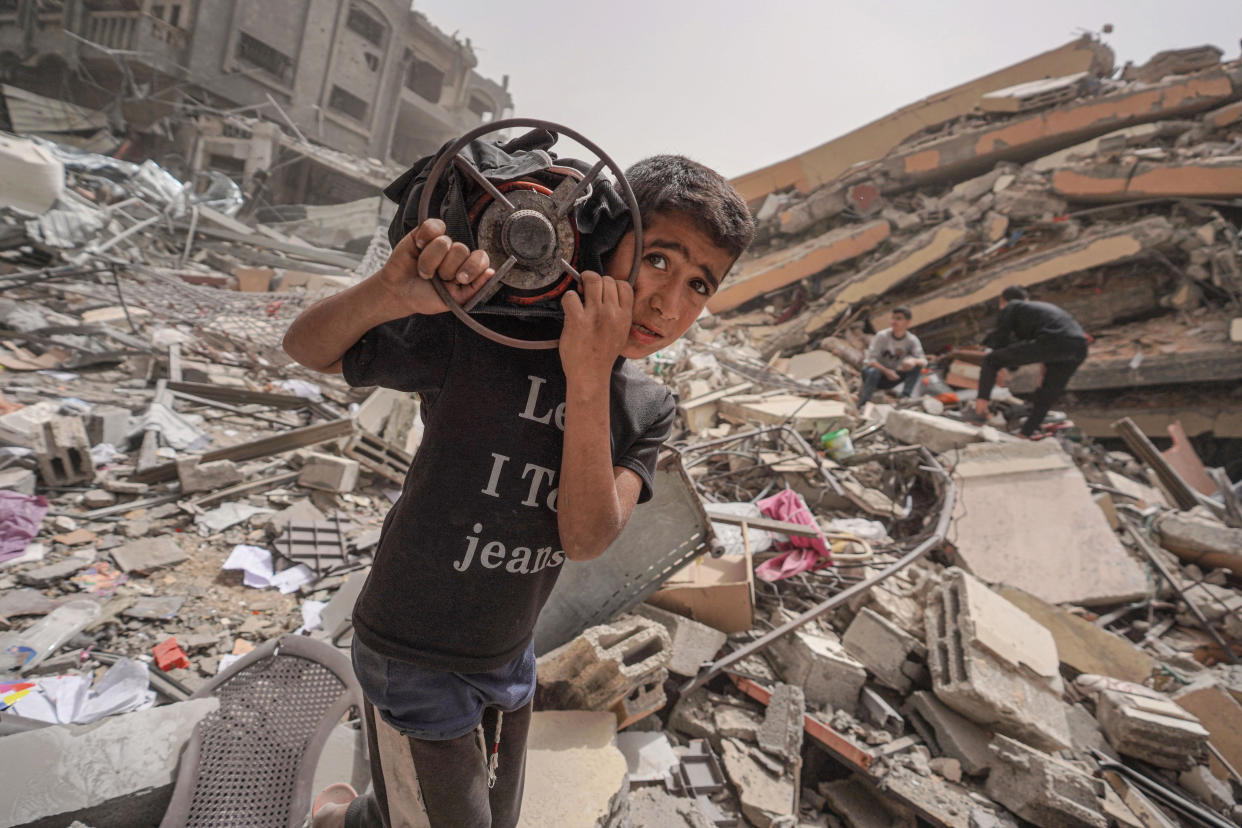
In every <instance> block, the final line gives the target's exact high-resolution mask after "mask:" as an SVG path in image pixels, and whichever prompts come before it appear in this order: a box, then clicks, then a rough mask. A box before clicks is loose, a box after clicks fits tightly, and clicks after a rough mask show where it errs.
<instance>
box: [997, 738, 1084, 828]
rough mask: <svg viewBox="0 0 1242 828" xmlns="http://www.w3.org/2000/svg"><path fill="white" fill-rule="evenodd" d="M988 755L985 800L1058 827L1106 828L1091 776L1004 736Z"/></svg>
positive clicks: (1023, 816)
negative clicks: (989, 766) (992, 758)
mask: <svg viewBox="0 0 1242 828" xmlns="http://www.w3.org/2000/svg"><path fill="white" fill-rule="evenodd" d="M991 751H992V753H993V754H994V755H995V756H996V759H997V761H996V762H994V763H993V767H992V772H991V773H990V774H988V780H987V793H988V796H990V797H992V798H993V799H995V800H996V801H997V802H999V803H1001V804H1002V805H1004V806H1005V807H1006V808H1008V809H1009V810H1011V811H1013V812H1014V813H1015V814H1017V815H1018V816H1020V817H1022V818H1023V819H1025V820H1028V821H1029V822H1033V823H1035V824H1036V825H1044V826H1057V828H1107V825H1108V820H1107V819H1105V818H1104V815H1103V814H1101V813H1100V803H1099V799H1098V796H1097V794H1096V790H1097V788H1096V784H1095V781H1094V780H1092V778H1091V777H1090V776H1087V775H1086V774H1085V773H1083V772H1082V771H1080V770H1078V769H1077V768H1075V767H1074V766H1072V765H1070V764H1068V763H1066V762H1063V761H1061V760H1060V759H1057V758H1055V757H1053V756H1049V755H1048V754H1046V753H1041V752H1040V751H1038V750H1035V749H1034V748H1032V747H1028V746H1027V745H1024V744H1023V743H1021V742H1018V741H1015V740H1014V739H1010V738H1009V737H1007V736H1000V735H998V736H996V738H995V739H993V740H992V744H991Z"/></svg>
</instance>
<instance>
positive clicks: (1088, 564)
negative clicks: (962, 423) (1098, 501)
mask: <svg viewBox="0 0 1242 828" xmlns="http://www.w3.org/2000/svg"><path fill="white" fill-rule="evenodd" d="M954 474H955V476H956V477H957V478H958V480H959V490H958V501H957V506H956V509H955V512H954V524H953V526H954V547H955V550H956V560H957V561H958V562H959V565H960V566H961V567H962V568H963V569H966V570H967V571H969V572H971V573H972V574H974V575H976V576H977V577H979V578H981V579H982V580H984V581H987V582H988V583H995V584H1005V585H1008V586H1013V587H1017V588H1018V589H1021V590H1023V591H1025V592H1028V593H1030V594H1031V595H1034V596H1036V597H1037V598H1039V599H1041V600H1043V601H1045V602H1047V603H1050V604H1062V603H1074V604H1079V605H1084V606H1092V605H1098V604H1109V605H1113V604H1117V603H1121V602H1125V601H1130V600H1135V599H1137V598H1141V597H1143V596H1145V595H1147V592H1148V586H1147V575H1146V573H1145V571H1144V570H1143V568H1142V567H1140V566H1139V564H1138V562H1137V561H1136V560H1135V559H1134V558H1133V556H1131V555H1130V554H1129V553H1128V552H1127V551H1126V550H1125V548H1124V547H1123V546H1122V545H1121V541H1120V540H1119V539H1118V538H1117V535H1116V533H1114V532H1113V530H1112V528H1111V527H1109V525H1108V521H1107V520H1106V519H1105V518H1104V515H1103V514H1102V513H1101V512H1100V509H1099V507H1098V506H1096V505H1095V501H1094V500H1093V499H1092V497H1091V492H1090V490H1089V489H1088V488H1087V482H1086V480H1085V479H1084V478H1083V476H1082V472H1081V471H1079V470H1078V467H1077V466H1076V465H1075V464H1074V461H1073V459H1072V458H1070V456H1069V455H1068V454H1066V453H1065V452H1064V451H1063V450H1061V448H1060V446H1059V445H1058V444H1057V443H1056V442H1055V441H1050V440H1044V441H1041V442H1012V443H987V444H979V445H971V446H966V447H965V448H963V449H962V451H961V454H960V455H959V457H958V462H957V465H956V467H955V469H954ZM1018 502H1020V503H1022V508H1021V509H1013V508H1011V507H1012V505H1013V504H1014V503H1018ZM1088 549H1089V550H1091V554H1089V555H1087V554H1083V550H1088ZM1049 572H1055V573H1057V576H1056V577H1055V578H1050V577H1048V573H1049Z"/></svg>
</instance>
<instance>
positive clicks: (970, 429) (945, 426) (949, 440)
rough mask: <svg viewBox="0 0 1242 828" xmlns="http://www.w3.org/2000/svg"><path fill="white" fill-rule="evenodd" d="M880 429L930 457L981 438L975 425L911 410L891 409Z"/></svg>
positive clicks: (975, 441)
mask: <svg viewBox="0 0 1242 828" xmlns="http://www.w3.org/2000/svg"><path fill="white" fill-rule="evenodd" d="M884 430H885V431H887V432H888V433H889V434H891V435H893V436H894V437H896V438H897V439H898V440H900V441H902V442H903V443H909V444H910V445H915V446H923V447H925V448H926V449H927V450H928V451H930V452H932V453H933V454H943V453H945V452H946V451H952V450H953V449H960V448H962V447H964V446H967V445H969V444H971V443H977V442H979V441H980V440H982V439H983V437H982V436H981V435H980V434H979V427H978V426H973V425H968V424H967V423H963V422H959V421H957V420H950V419H949V418H947V417H937V416H935V415H933V414H926V413H924V412H922V411H914V410H911V409H896V410H894V411H893V412H892V413H891V414H889V415H888V419H887V420H886V421H885V422H884Z"/></svg>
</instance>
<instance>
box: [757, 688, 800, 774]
mask: <svg viewBox="0 0 1242 828" xmlns="http://www.w3.org/2000/svg"><path fill="white" fill-rule="evenodd" d="M805 720H806V696H805V695H804V694H803V692H802V688H801V687H795V686H794V685H792V684H778V685H776V686H775V687H773V688H772V697H771V698H770V699H769V700H768V709H767V712H766V713H765V714H764V717H763V724H762V725H761V726H760V728H759V739H758V741H759V747H761V748H763V749H764V750H766V751H767V752H768V753H771V754H773V755H774V756H778V757H780V758H782V759H784V760H785V761H786V762H794V761H796V760H797V758H798V757H799V755H801V753H802V730H803V728H804V727H805V726H806V722H805Z"/></svg>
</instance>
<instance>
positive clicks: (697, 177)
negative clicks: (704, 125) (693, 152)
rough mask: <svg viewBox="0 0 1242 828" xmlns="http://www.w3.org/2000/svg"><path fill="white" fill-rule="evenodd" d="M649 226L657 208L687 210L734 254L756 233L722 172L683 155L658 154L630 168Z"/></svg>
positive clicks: (627, 174)
mask: <svg viewBox="0 0 1242 828" xmlns="http://www.w3.org/2000/svg"><path fill="white" fill-rule="evenodd" d="M625 177H626V178H627V179H628V180H629V182H630V187H632V188H633V190H634V198H635V199H636V200H637V201H638V211H639V213H641V214H642V216H643V224H644V226H645V225H646V224H647V222H649V221H650V220H651V217H652V216H654V215H655V214H656V213H682V214H683V215H685V216H688V217H689V218H690V219H691V220H692V221H694V223H695V225H697V226H698V228H699V229H700V230H702V231H703V232H704V233H705V234H706V235H707V237H708V238H710V239H711V240H712V242H713V243H715V244H716V245H718V246H719V247H721V248H722V249H724V250H727V251H728V252H729V254H730V255H731V256H733V258H735V259H736V258H737V257H738V256H740V255H742V251H744V250H745V249H746V248H747V247H748V246H749V245H750V242H751V239H753V238H754V237H755V220H754V218H753V217H752V216H751V215H750V210H749V208H747V206H746V202H745V201H742V197H741V196H740V195H738V194H737V191H736V190H734V189H733V185H731V184H730V183H729V182H728V181H726V180H725V179H724V177H723V176H721V175H720V173H718V172H716V171H715V170H713V169H711V168H709V167H705V166H703V165H702V164H700V163H698V162H697V161H691V160H690V159H689V158H686V157H685V156H682V155H653V156H651V157H650V158H644V159H643V160H642V161H639V162H638V163H636V164H634V165H633V166H632V167H630V168H629V169H628V170H626V171H625Z"/></svg>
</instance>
